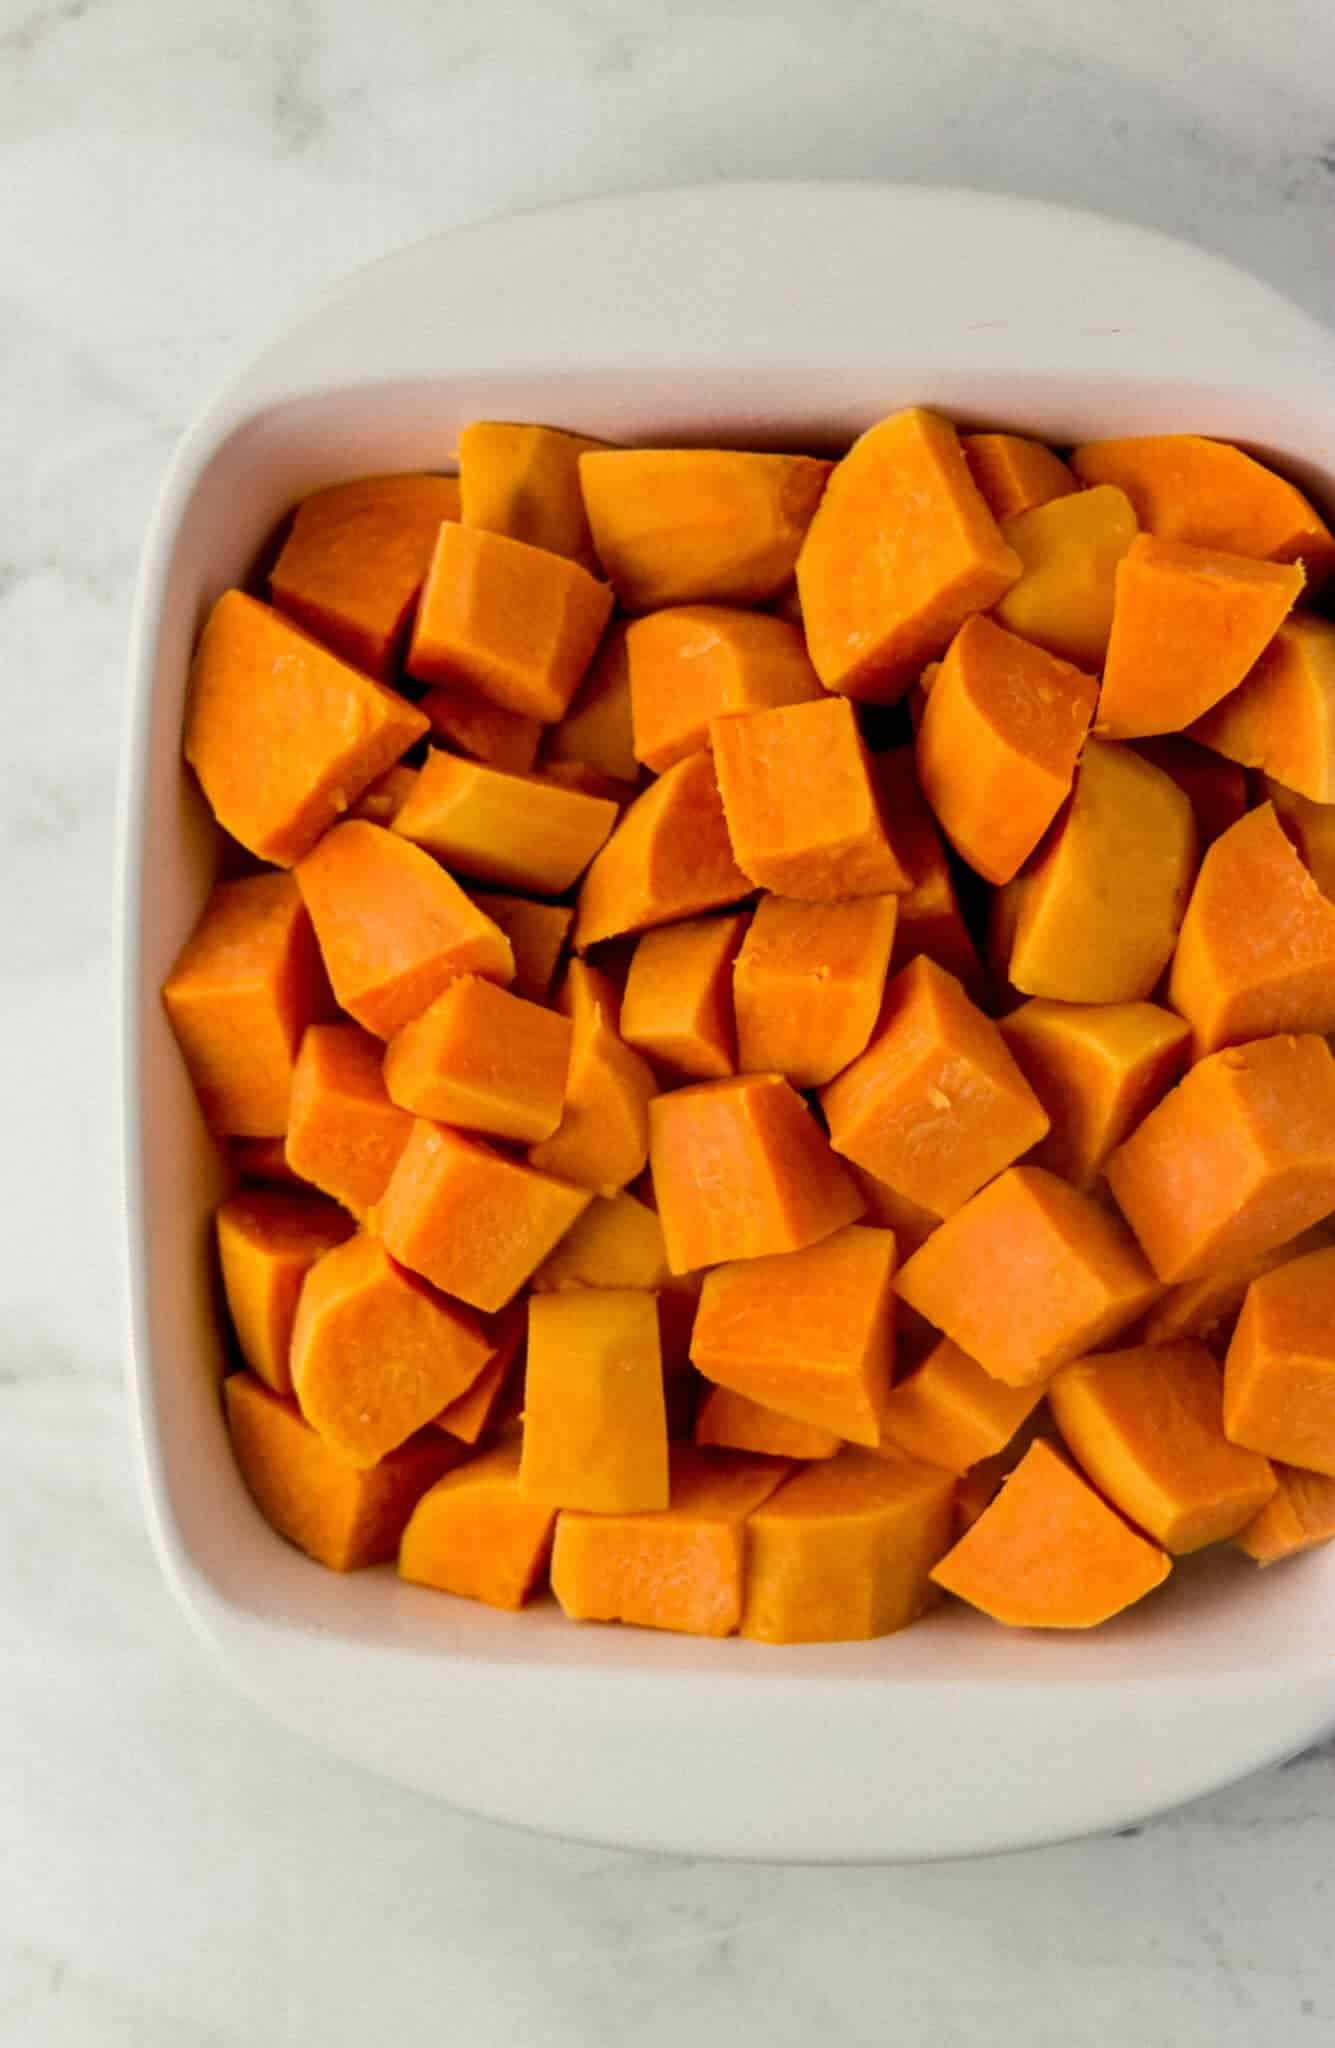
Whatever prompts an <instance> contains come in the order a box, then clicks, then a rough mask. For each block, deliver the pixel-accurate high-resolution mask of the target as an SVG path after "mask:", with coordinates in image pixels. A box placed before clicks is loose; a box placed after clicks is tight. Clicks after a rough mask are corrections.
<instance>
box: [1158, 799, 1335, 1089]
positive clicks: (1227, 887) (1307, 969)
mask: <svg viewBox="0 0 1335 2048" xmlns="http://www.w3.org/2000/svg"><path fill="white" fill-rule="evenodd" d="M1168 993H1169V999H1170V1001H1171V1002H1172V1003H1173V1005H1174V1006H1175V1008H1177V1009H1179V1010H1180V1011H1181V1012H1182V1015H1183V1016H1184V1017H1186V1018H1187V1019H1188V1020H1189V1022H1190V1024H1191V1027H1192V1031H1193V1033H1194V1037H1195V1047H1196V1051H1197V1053H1198V1054H1200V1053H1205V1052H1216V1051H1217V1050H1218V1049H1219V1047H1220V1046H1222V1045H1240V1044H1242V1043H1243V1042H1244V1041H1245V1040H1247V1039H1252V1038H1270V1037H1273V1036H1274V1035H1275V1034H1276V1033H1277V1032H1283V1031H1318V1032H1327V1031H1335V903H1332V902H1331V900H1330V898H1329V897H1328V896H1324V895H1323V894H1322V893H1321V890H1320V889H1319V888H1318V887H1317V885H1316V882H1315V880H1314V879H1313V877H1312V876H1311V875H1310V874H1309V873H1308V871H1307V869H1306V868H1305V867H1304V866H1303V864H1302V861H1301V860H1300V859H1299V858H1298V855H1297V853H1296V852H1295V850H1294V848H1293V846H1292V845H1291V843H1290V841H1289V840H1288V838H1287V837H1286V835H1285V833H1284V831H1283V828H1282V827H1281V825H1280V823H1279V820H1278V818H1277V817H1276V816H1275V813H1274V810H1273V808H1272V807H1271V805H1269V804H1262V805H1261V807H1260V809H1259V810H1255V811H1248V813H1247V815H1246V817H1244V818H1240V819H1239V820H1238V822H1237V824H1236V825H1234V826H1232V827H1230V829H1229V830H1228V831H1227V832H1225V834H1224V836H1223V838H1222V839H1217V840H1216V841H1215V843H1214V845H1213V846H1212V847H1211V848H1210V850H1209V852H1208V853H1207V854H1206V856H1205V859H1204V860H1203V861H1202V862H1201V871H1200V874H1199V875H1198V876H1197V878H1196V886H1195V888H1194V889H1193V890H1192V893H1191V900H1190V902H1189V903H1188V905H1187V912H1186V916H1185V917H1184V918H1183V920H1182V931H1181V935H1180V937H1179V939H1178V942H1177V952H1176V954H1175V956H1174V959H1173V971H1172V975H1171V977H1170V979H1169V983H1168Z"/></svg>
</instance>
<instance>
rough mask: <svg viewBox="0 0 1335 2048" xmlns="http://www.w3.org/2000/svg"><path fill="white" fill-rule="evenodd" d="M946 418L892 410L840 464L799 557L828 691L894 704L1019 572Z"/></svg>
mask: <svg viewBox="0 0 1335 2048" xmlns="http://www.w3.org/2000/svg"><path fill="white" fill-rule="evenodd" d="M1020 568H1021V563H1020V558H1019V556H1018V555H1017V554H1016V553H1015V552H1014V550H1013V549H1012V548H1010V547H1008V546H1007V544H1006V542H1005V541H1004V540H1003V539H1002V537H1001V534H1000V532H999V530H998V528H997V523H996V520H995V519H994V518H993V517H992V514H991V513H990V512H989V511H988V509H987V506H986V504H985V503H984V501H983V498H982V496H981V494H980V492H979V490H978V486H977V485H976V484H975V483H974V480H973V478H972V477H971V476H970V474H969V468H968V464H967V463H966V462H965V459H964V455H963V452H962V451H961V448H960V443H959V436H958V435H957V434H956V432H955V429H954V427H952V426H951V424H950V422H949V421H948V420H945V419H942V418H941V416H940V415H939V414H938V413H934V412H927V411H924V409H923V408H922V407H921V406H910V407H909V408H908V409H907V410H906V411H904V412H897V413H892V414H891V416H890V417H889V418H888V419H884V420H882V421H881V422H880V424H879V425H877V426H874V427H871V428H869V429H868V431H867V432H866V433H865V434H863V435H862V436H861V438H860V439H859V440H857V441H855V442H854V444H853V446H852V448H850V450H849V452H848V454H847V455H845V457H844V459H843V461H842V462H840V463H838V464H837V465H836V467H835V470H834V474H833V475H832V477H831V478H830V482H829V486H828V488H827V490H826V492H825V496H824V498H823V499H822V501H821V503H820V506H819V508H818V509H817V512H816V516H815V518H814V519H813V520H812V522H811V530H810V532H809V533H808V535H807V537H806V540H805V542H804V543H803V547H802V552H801V554H800V556H799V557H798V563H797V588H798V592H799V594H800V597H801V601H802V617H803V620H804V622H805V625H806V636H807V647H808V649H809V651H810V654H811V659H812V661H813V663H814V664H815V668H816V673H817V674H818V675H819V677H820V679H821V681H822V682H823V683H824V685H825V687H826V689H827V690H838V691H839V692H841V693H842V694H843V695H844V696H848V697H860V698H863V699H865V700H866V701H867V702H869V703H874V704H894V703H897V702H898V700H899V699H900V698H901V697H902V696H903V695H904V692H905V691H906V690H907V689H908V687H909V685H910V683H912V682H913V681H914V680H915V678H916V677H917V674H918V672H919V670H920V669H921V668H922V666H923V664H924V662H928V661H932V660H934V659H935V657H936V656H937V655H939V654H941V653H943V652H944V650H945V648H946V647H947V646H948V645H949V643H950V641H951V639H952V638H953V637H954V635H955V633H956V632H957V631H958V630H959V628H960V626H962V625H963V623H964V621H965V619H967V618H968V617H969V615H970V613H971V612H982V611H987V610H988V609H989V607H990V606H992V605H994V604H995V603H996V601H997V599H998V598H999V597H1000V596H1001V595H1002V593H1003V592H1004V591H1005V590H1007V589H1008V588H1009V586H1010V585H1011V584H1012V583H1014V581H1015V579H1016V577H1017V576H1018V575H1019V574H1020Z"/></svg>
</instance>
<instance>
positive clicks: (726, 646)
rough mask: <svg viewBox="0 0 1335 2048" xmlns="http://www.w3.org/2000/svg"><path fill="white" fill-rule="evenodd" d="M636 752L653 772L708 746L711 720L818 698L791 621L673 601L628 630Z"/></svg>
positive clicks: (803, 648) (812, 672)
mask: <svg viewBox="0 0 1335 2048" xmlns="http://www.w3.org/2000/svg"><path fill="white" fill-rule="evenodd" d="M626 657H627V661H628V663H629V669H630V704H631V721H632V728H633V732H634V738H635V756H636V759H637V760H638V761H642V762H643V763H644V765H645V766H646V767H647V768H652V770H653V771H654V773H655V775H660V774H661V773H662V771H663V770H664V769H665V768H670V767H671V766H672V764H673V762H674V761H683V760H685V758H686V756H687V755H688V754H695V753H698V752H699V750H700V748H701V747H706V746H708V745H709V723H710V720H711V719H713V718H726V717H729V716H731V715H734V714H735V713H737V712H742V711H763V710H766V709H772V708H774V707H776V706H778V705H782V704H806V703H810V702H812V701H814V700H815V699H817V698H820V697H822V696H823V695H824V694H825V693H824V691H823V690H822V688H821V683H820V678H819V677H818V676H817V674H816V671H815V669H814V668H813V667H812V666H811V662H810V660H809V659H808V656H807V651H806V643H805V642H804V640H803V638H802V634H801V632H800V631H799V629H798V628H797V627H796V626H790V625H788V624H787V623H786V622H785V621H784V620H783V619H775V618H770V617H769V616H768V615H767V614H766V613H764V612H745V611H738V610H736V609H735V608H733V607H729V606H727V605H706V604H699V605H676V606H673V607H671V608H670V609H669V610H666V611H661V612H650V613H648V614H647V616H646V617H644V618H642V619H636V620H635V621H634V623H633V624H632V625H631V627H630V629H629V631H628V633H627V635H626Z"/></svg>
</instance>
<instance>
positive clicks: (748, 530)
mask: <svg viewBox="0 0 1335 2048" xmlns="http://www.w3.org/2000/svg"><path fill="white" fill-rule="evenodd" d="M829 474H830V464H829V463H828V462H818V461H816V460H815V459H814V458H813V457H811V456H809V455H749V454H741V453H738V452H735V451H734V450H732V449H728V448H624V449H615V450H609V451H607V452H601V451H599V452H595V453H593V454H589V455H584V456H582V457H581V458H580V465H579V480H580V485H581V487H582V489H583V492H584V506H585V510H586V511H587V513H588V515H589V524H590V526H591V527H592V529H593V544H594V547H595V548H596V549H597V552H598V559H599V561H600V562H601V563H602V565H603V569H604V570H605V572H606V574H607V576H608V578H609V579H610V581H611V584H612V587H613V589H614V590H615V591H616V594H617V597H618V598H619V600H620V602H621V603H622V605H623V606H624V607H625V609H626V610H627V611H632V612H649V611H655V610H657V609H658V607H659V606H662V605H671V604H742V605H746V604H767V603H768V602H769V600H770V598H772V597H775V596H777V594H778V592H779V591H780V590H782V589H783V587H784V585H785V584H786V583H787V582H788V581H789V579H790V578H791V576H792V573H793V569H794V567H795V565H796V562H797V551H798V549H799V548H800V547H801V545H802V539H803V536H804V535H805V533H806V530H807V528H808V526H809V525H810V523H811V515H812V513H813V512H814V511H815V509H816V505H817V503H818V501H819V499H820V495H821V492H822V491H823V490H824V489H825V484H826V479H827V478H828V477H829Z"/></svg>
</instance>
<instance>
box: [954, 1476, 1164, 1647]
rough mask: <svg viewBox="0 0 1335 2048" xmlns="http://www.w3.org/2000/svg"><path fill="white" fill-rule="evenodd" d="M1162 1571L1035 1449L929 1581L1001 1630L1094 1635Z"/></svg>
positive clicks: (1159, 1555)
mask: <svg viewBox="0 0 1335 2048" xmlns="http://www.w3.org/2000/svg"><path fill="white" fill-rule="evenodd" d="M1171 1570H1172V1561H1171V1559H1170V1558H1169V1557H1168V1556H1166V1554H1165V1553H1164V1552H1163V1551H1162V1550H1160V1549H1159V1548H1158V1546H1157V1545H1156V1544H1153V1543H1148V1542H1146V1540H1145V1538H1144V1537H1143V1536H1138V1535H1137V1534H1136V1532H1135V1530H1134V1529H1129V1528H1128V1527H1127V1525H1126V1523H1125V1522H1124V1521H1123V1520H1122V1518H1121V1516H1120V1515H1119V1514H1116V1513H1114V1511H1113V1509H1112V1508H1110V1507H1109V1506H1108V1505H1107V1504H1106V1502H1104V1501H1102V1500H1100V1499H1099V1496H1098V1494H1097V1493H1095V1491H1094V1489H1093V1487H1092V1486H1088V1485H1086V1483H1085V1481H1084V1480H1083V1479H1082V1478H1081V1477H1080V1475H1079V1473H1077V1472H1073V1471H1072V1470H1071V1467H1070V1466H1069V1465H1068V1464H1067V1462H1066V1460H1065V1458H1063V1457H1062V1455H1061V1453H1060V1451H1055V1450H1054V1449H1053V1448H1052V1445H1051V1444H1047V1443H1043V1442H1041V1441H1040V1442H1038V1443H1035V1444H1031V1445H1030V1447H1029V1450H1028V1451H1027V1452H1026V1453H1025V1456H1024V1458H1023V1459H1022V1460H1021V1462H1020V1464H1019V1465H1017V1466H1016V1468H1015V1470H1014V1472H1012V1473H1011V1476H1010V1478H1009V1479H1008V1480H1007V1481H1006V1483H1005V1485H1004V1486H1003V1487H1002V1488H1001V1491H1000V1492H999V1493H998V1494H997V1496H996V1498H995V1500H993V1502H992V1504H991V1506H990V1507H987V1508H985V1509H984V1510H983V1512H982V1514H981V1515H980V1516H979V1517H978V1520H977V1521H976V1522H975V1523H974V1524H973V1527H972V1528H971V1529H969V1530H968V1531H967V1532H966V1533H965V1534H964V1535H963V1536H961V1538H960V1540H959V1542H958V1543H957V1544H956V1545H955V1547H954V1549H953V1550H951V1551H949V1552H948V1553H947V1554H946V1556H945V1557H943V1558H942V1560H941V1562H940V1564H938V1565H937V1566H936V1568H935V1570H934V1571H933V1573H932V1577H933V1579H935V1581H936V1583H937V1585H938V1586H943V1587H944V1588H945V1590H946V1592H947V1593H954V1594H955V1595H956V1597H957V1598H958V1599H960V1600H966V1601H967V1602H968V1603H969V1605H970V1606H971V1607H977V1608H979V1609H980V1610H981V1611H982V1612H983V1613H984V1614H987V1615H990V1616H991V1617H992V1619H993V1621H1000V1622H1004V1623H1005V1624H1006V1626H1007V1627H1008V1628H1096V1627H1097V1626H1098V1624H1099V1623H1100V1622H1101V1621H1108V1620H1110V1619H1111V1617H1112V1616H1113V1615H1114V1614H1120V1613H1121V1611H1122V1609H1123V1608H1124V1607H1130V1606H1131V1605H1132V1604H1133V1603H1134V1602H1135V1601H1137V1600H1143V1599H1144V1597H1145V1595H1146V1594H1147V1593H1152V1592H1153V1591H1154V1588H1155V1587H1156V1586H1161V1585H1162V1584H1163V1582H1164V1580H1165V1579H1166V1578H1167V1577H1168V1574H1169V1572H1170V1571H1171Z"/></svg>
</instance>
